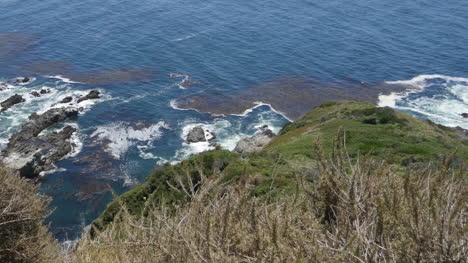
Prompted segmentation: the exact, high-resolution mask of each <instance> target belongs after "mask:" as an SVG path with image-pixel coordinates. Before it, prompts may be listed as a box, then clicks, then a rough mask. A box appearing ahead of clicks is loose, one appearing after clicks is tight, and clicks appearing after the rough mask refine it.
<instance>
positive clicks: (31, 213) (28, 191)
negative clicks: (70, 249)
mask: <svg viewBox="0 0 468 263" xmlns="http://www.w3.org/2000/svg"><path fill="white" fill-rule="evenodd" d="M38 189H39V185H34V184H32V183H31V182H29V181H28V180H26V179H23V178H20V177H18V176H16V175H14V174H13V173H12V172H10V171H7V170H6V169H4V168H2V167H1V166H0V237H1V239H0V262H55V261H59V260H60V257H61V254H62V252H61V250H60V247H59V246H58V244H57V243H56V242H55V240H54V239H53V238H52V235H51V234H50V233H49V232H48V228H47V227H46V226H44V225H43V220H44V218H45V217H46V216H47V215H48V214H49V210H48V205H49V201H50V199H49V198H47V197H45V196H43V195H39V194H38Z"/></svg>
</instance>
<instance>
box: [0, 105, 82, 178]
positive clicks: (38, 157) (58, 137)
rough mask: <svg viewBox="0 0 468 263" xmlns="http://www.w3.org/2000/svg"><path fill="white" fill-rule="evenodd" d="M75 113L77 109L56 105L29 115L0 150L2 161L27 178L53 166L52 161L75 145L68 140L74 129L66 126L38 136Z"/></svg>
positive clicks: (61, 156)
mask: <svg viewBox="0 0 468 263" xmlns="http://www.w3.org/2000/svg"><path fill="white" fill-rule="evenodd" d="M78 112H79V109H76V108H55V109H50V110H48V111H46V112H45V113H43V114H41V115H38V114H36V113H33V114H31V116H29V120H28V121H27V122H26V123H24V124H23V125H22V126H21V129H20V130H19V131H18V132H17V133H15V134H13V135H12V136H11V138H10V141H9V142H8V144H7V147H6V149H5V150H4V151H3V156H4V158H3V163H4V164H5V165H6V166H8V167H10V168H12V169H15V170H18V171H19V172H20V174H21V175H22V176H24V177H28V178H34V177H37V176H38V175H39V173H40V172H43V171H49V170H51V169H53V168H54V166H53V163H54V162H56V161H58V160H60V159H62V158H63V157H64V156H66V155H67V154H69V153H70V152H71V151H72V150H73V146H74V145H73V144H72V143H71V142H70V141H69V139H70V137H71V136H72V134H73V132H75V128H73V127H71V126H67V127H65V128H63V129H62V131H60V132H51V133H49V134H47V135H42V136H38V135H39V134H40V133H41V132H42V131H44V130H45V129H47V128H49V127H51V126H52V125H54V124H57V123H60V122H63V121H66V120H68V119H70V118H73V117H76V116H77V115H78Z"/></svg>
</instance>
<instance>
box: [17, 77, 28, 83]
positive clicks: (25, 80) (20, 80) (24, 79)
mask: <svg viewBox="0 0 468 263" xmlns="http://www.w3.org/2000/svg"><path fill="white" fill-rule="evenodd" d="M29 81H31V79H30V78H28V77H25V78H17V79H16V83H18V84H26V83H28V82H29Z"/></svg>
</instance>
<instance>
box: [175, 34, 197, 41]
mask: <svg viewBox="0 0 468 263" xmlns="http://www.w3.org/2000/svg"><path fill="white" fill-rule="evenodd" d="M195 36H197V34H189V35H187V36H184V37H180V38H176V39H174V40H172V41H174V42H179V41H183V40H187V39H190V38H192V37H195Z"/></svg>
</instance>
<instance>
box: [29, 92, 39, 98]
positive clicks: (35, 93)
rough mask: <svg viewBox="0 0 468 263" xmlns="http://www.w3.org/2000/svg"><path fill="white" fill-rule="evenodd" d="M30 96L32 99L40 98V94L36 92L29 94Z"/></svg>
mask: <svg viewBox="0 0 468 263" xmlns="http://www.w3.org/2000/svg"><path fill="white" fill-rule="evenodd" d="M31 95H33V96H34V97H40V96H41V94H39V92H37V91H33V92H31Z"/></svg>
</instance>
